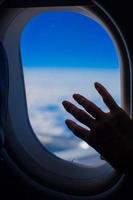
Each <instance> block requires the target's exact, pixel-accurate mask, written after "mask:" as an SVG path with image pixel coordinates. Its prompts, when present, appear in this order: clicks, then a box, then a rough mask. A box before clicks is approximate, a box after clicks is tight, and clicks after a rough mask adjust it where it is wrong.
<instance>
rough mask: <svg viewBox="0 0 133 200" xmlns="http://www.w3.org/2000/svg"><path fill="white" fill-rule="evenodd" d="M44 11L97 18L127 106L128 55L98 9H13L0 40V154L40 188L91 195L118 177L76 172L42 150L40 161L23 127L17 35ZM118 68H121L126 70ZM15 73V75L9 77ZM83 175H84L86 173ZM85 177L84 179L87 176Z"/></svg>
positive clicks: (108, 172)
mask: <svg viewBox="0 0 133 200" xmlns="http://www.w3.org/2000/svg"><path fill="white" fill-rule="evenodd" d="M47 10H48V11H50V10H56V11H57V10H61V11H62V10H65V11H66V10H69V11H74V12H75V11H76V12H79V13H81V14H85V15H89V17H90V14H92V16H95V17H96V16H97V17H98V19H101V20H102V22H103V23H104V26H105V25H106V27H108V31H109V32H110V33H111V36H112V37H113V39H114V41H115V43H116V44H117V48H118V49H119V53H120V57H121V59H122V67H121V68H122V70H121V76H122V80H123V82H122V83H123V85H122V102H123V108H125V110H126V111H127V112H128V113H129V111H130V110H131V107H132V104H131V88H128V87H127V86H129V85H130V84H129V81H131V80H132V79H131V78H132V77H131V74H132V73H130V72H131V63H130V56H129V52H128V49H127V47H126V43H125V41H124V38H123V36H122V34H121V32H120V30H119V29H118V27H117V26H116V24H115V23H114V22H113V20H112V19H111V17H110V16H109V15H108V14H107V13H106V12H105V11H104V10H103V8H101V7H100V6H99V5H98V4H96V3H94V6H91V7H88V8H87V7H76V6H74V7H72V6H67V7H50V8H27V9H16V10H14V11H13V12H11V13H10V15H11V16H12V20H11V21H10V22H9V23H8V27H7V28H6V30H5V32H4V37H3V46H4V48H5V51H6V55H7V59H8V65H9V96H8V112H7V120H6V124H5V126H4V127H5V128H4V132H5V134H6V138H5V140H6V145H5V150H3V155H5V156H6V155H7V154H8V155H9V156H10V158H11V159H12V160H13V162H14V163H15V164H16V165H17V166H18V167H19V168H20V169H21V170H22V171H23V172H24V173H25V174H26V175H27V176H29V177H31V178H32V180H33V181H35V182H38V183H39V184H40V185H42V186H44V187H48V188H51V189H53V190H56V191H60V192H63V193H66V194H72V195H82V196H90V195H96V194H99V193H102V192H105V191H107V190H108V189H110V188H112V187H113V186H114V185H115V184H117V183H118V182H119V181H120V179H122V178H123V177H121V175H119V174H118V173H117V172H116V171H114V170H113V169H112V168H111V167H110V166H109V165H108V164H106V165H104V166H102V167H100V168H98V169H94V168H88V167H81V166H79V165H77V164H71V163H69V162H67V161H64V160H61V159H59V158H57V157H55V156H53V155H52V154H51V153H49V152H47V150H46V149H45V156H44V148H43V146H42V145H41V143H40V142H39V141H38V140H37V138H36V136H35V134H34V133H33V130H32V128H31V126H30V123H29V119H28V113H27V107H26V99H25V89H24V79H23V71H22V67H20V66H21V59H20V49H19V44H20V34H21V32H22V30H23V28H24V26H25V25H26V23H27V22H28V21H29V20H30V19H31V18H32V17H33V16H34V15H37V14H39V13H41V12H44V11H47ZM10 19H11V18H10ZM22 19H23V20H22ZM18 24H19V27H18ZM16 25H17V27H18V28H17V30H16V29H15V28H14V27H16ZM12 46H14V51H11V50H12ZM120 49H121V51H120ZM124 66H126V69H125V67H124ZM15 73H16V74H17V75H15ZM126 80H127V81H126ZM14 86H15V90H14ZM16 97H17V98H16ZM17 110H19V112H17ZM22 119H23V121H22ZM9 130H10V131H9ZM27 133H28V134H29V135H28V136H27V135H24V134H27ZM26 136H27V137H26ZM44 157H45V159H44ZM41 162H42V163H41ZM50 166H51V167H52V168H51V169H49V168H50ZM53 166H54V170H53ZM62 168H63V169H65V171H62V170H61V169H62ZM44 169H45V170H44ZM88 170H90V171H89V174H88ZM57 172H58V173H57ZM66 174H67V175H68V174H69V176H66ZM70 174H71V176H70ZM81 174H82V175H81ZM87 175H88V176H89V177H87ZM53 180H54V182H53Z"/></svg>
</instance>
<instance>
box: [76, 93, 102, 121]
mask: <svg viewBox="0 0 133 200" xmlns="http://www.w3.org/2000/svg"><path fill="white" fill-rule="evenodd" d="M73 98H74V99H75V100H76V101H77V102H78V103H79V104H80V105H82V106H83V108H85V110H86V111H87V112H89V113H90V114H91V115H92V116H93V117H94V118H99V117H100V116H102V115H103V112H102V110H101V109H100V108H98V107H97V106H96V105H95V104H94V103H92V102H91V101H89V100H88V99H86V98H85V97H83V96H82V95H80V94H74V95H73Z"/></svg>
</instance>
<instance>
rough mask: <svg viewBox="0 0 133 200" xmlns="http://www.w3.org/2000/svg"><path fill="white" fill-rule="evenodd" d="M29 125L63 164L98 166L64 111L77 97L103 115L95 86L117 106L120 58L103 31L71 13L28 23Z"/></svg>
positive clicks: (24, 50) (25, 57) (25, 58)
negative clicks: (69, 125) (98, 84)
mask: <svg viewBox="0 0 133 200" xmlns="http://www.w3.org/2000/svg"><path fill="white" fill-rule="evenodd" d="M21 56H22V64H23V71H24V80H25V87H26V97H27V106H28V113H29V119H30V122H31V125H32V128H33V130H34V133H35V134H36V136H37V137H38V139H39V140H40V142H41V143H42V144H43V145H44V146H45V147H46V148H47V149H48V150H49V151H50V152H52V153H54V154H55V155H56V156H58V157H60V158H63V159H65V160H69V161H73V162H77V163H81V164H86V165H93V166H94V165H97V164H101V163H102V162H104V161H101V160H100V158H99V155H98V154H97V153H96V152H95V151H94V150H93V149H92V148H91V147H90V146H88V145H87V144H86V143H85V142H83V141H81V140H80V139H78V138H77V137H76V136H74V135H73V134H72V133H71V132H70V131H69V130H68V129H67V127H66V126H65V123H64V120H65V119H66V118H72V117H71V116H70V115H69V114H67V113H66V112H65V110H64V108H63V106H62V101H63V100H64V99H67V100H71V101H72V102H74V100H73V99H72V95H73V93H75V92H76V93H80V94H82V95H84V96H85V97H87V98H89V99H90V100H91V101H93V102H94V103H96V104H97V105H98V106H99V107H101V108H102V109H103V110H105V111H107V108H106V106H105V105H104V104H103V102H102V100H101V98H100V97H99V95H98V94H97V93H96V91H95V89H94V85H93V84H94V82H95V81H99V82H101V83H102V84H103V85H105V86H106V87H107V89H108V90H109V91H110V92H111V94H112V95H113V96H114V98H115V100H116V101H117V103H118V104H120V72H119V58H118V55H117V52H116V48H115V45H114V43H113V41H112V39H111V38H110V36H109V34H108V33H107V32H106V31H105V29H104V28H103V27H102V26H101V25H100V24H99V23H97V22H96V21H94V20H93V19H91V18H89V17H87V16H83V15H81V14H78V13H74V12H64V11H63V12H60V11H58V12H57V11H56V12H55V11H53V12H46V13H42V14H41V15H39V16H36V17H34V18H32V20H31V21H30V22H29V23H28V24H27V25H26V26H25V28H24V30H23V33H22V36H21Z"/></svg>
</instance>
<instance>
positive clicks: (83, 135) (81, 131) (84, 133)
mask: <svg viewBox="0 0 133 200" xmlns="http://www.w3.org/2000/svg"><path fill="white" fill-rule="evenodd" d="M65 123H66V125H67V127H68V128H69V129H70V130H71V131H72V132H73V133H74V135H76V136H77V137H79V138H80V139H82V140H84V141H85V142H87V143H88V142H89V137H90V131H89V130H87V129H85V128H83V127H81V126H79V125H78V124H77V123H75V122H74V121H72V120H66V121H65Z"/></svg>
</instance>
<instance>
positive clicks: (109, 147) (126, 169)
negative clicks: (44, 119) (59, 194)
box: [63, 83, 133, 174]
mask: <svg viewBox="0 0 133 200" xmlns="http://www.w3.org/2000/svg"><path fill="white" fill-rule="evenodd" d="M95 88H96V90H97V91H98V93H99V94H100V95H101V96H102V99H103V101H104V103H105V104H106V105H107V107H108V108H109V110H110V112H108V113H105V112H103V111H102V110H101V109H100V108H98V107H97V106H96V105H95V104H94V103H92V102H91V101H89V100H88V99H86V98H85V97H83V96H81V95H80V94H74V95H73V98H74V99H75V100H76V101H77V102H78V103H79V104H80V105H81V106H83V108H84V109H85V110H86V111H85V110H82V109H79V108H78V107H76V106H75V105H73V104H72V103H70V102H68V101H64V102H63V105H64V107H65V109H66V110H67V111H68V112H69V113H70V114H72V115H73V116H74V117H75V118H76V119H77V120H78V121H80V122H81V123H83V124H84V125H86V126H87V127H89V129H87V128H83V127H82V126H79V125H78V124H77V123H75V122H74V121H72V120H66V124H67V126H68V128H69V129H70V130H71V131H72V132H73V133H74V134H75V135H76V136H77V137H79V138H81V139H82V140H84V141H86V142H87V143H88V144H89V145H90V146H92V147H93V148H94V149H95V150H96V151H98V152H99V153H100V154H101V156H103V157H104V158H105V159H106V160H107V161H108V162H109V163H110V164H111V165H112V166H113V167H114V168H115V169H117V170H118V171H120V172H122V173H127V174H129V173H133V172H132V170H133V164H132V162H133V120H132V119H130V118H129V116H128V115H127V113H126V112H125V111H124V110H122V109H121V108H120V107H119V106H118V105H117V104H116V102H115V101H114V99H113V98H112V96H111V95H110V94H109V93H108V91H107V90H106V89H105V88H104V87H103V86H102V85H101V84H100V83H95Z"/></svg>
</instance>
